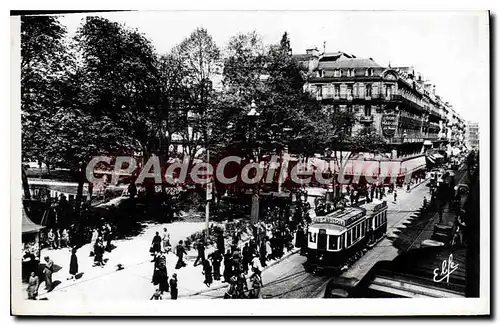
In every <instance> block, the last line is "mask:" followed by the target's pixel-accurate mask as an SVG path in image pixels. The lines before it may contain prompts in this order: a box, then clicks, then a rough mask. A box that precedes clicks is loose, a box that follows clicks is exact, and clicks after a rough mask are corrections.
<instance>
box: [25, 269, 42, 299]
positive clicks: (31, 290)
mask: <svg viewBox="0 0 500 326" xmlns="http://www.w3.org/2000/svg"><path fill="white" fill-rule="evenodd" d="M39 285H40V280H39V279H38V276H36V274H35V272H31V275H30V278H29V281H28V289H27V292H28V299H30V300H36V296H37V295H38V286H39Z"/></svg>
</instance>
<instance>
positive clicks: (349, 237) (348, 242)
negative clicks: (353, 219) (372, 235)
mask: <svg viewBox="0 0 500 326" xmlns="http://www.w3.org/2000/svg"><path fill="white" fill-rule="evenodd" d="M346 236H347V247H349V246H350V245H351V236H352V229H350V230H349V231H347V232H346Z"/></svg>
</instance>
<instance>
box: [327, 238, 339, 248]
mask: <svg viewBox="0 0 500 326" xmlns="http://www.w3.org/2000/svg"><path fill="white" fill-rule="evenodd" d="M338 240H339V237H338V236H336V235H330V236H328V249H330V250H337V249H338V244H337V241H338Z"/></svg>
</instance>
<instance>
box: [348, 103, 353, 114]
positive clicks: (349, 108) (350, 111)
mask: <svg viewBox="0 0 500 326" xmlns="http://www.w3.org/2000/svg"><path fill="white" fill-rule="evenodd" d="M347 112H349V113H352V105H348V106H347Z"/></svg>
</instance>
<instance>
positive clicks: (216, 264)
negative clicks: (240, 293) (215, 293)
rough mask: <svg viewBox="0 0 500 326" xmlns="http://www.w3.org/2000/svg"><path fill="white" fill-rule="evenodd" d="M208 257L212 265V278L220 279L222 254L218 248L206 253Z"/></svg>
mask: <svg viewBox="0 0 500 326" xmlns="http://www.w3.org/2000/svg"><path fill="white" fill-rule="evenodd" d="M208 258H209V259H211V260H212V267H213V271H214V279H215V280H216V281H220V276H221V275H220V263H221V261H222V255H221V254H220V251H219V250H215V251H214V252H213V253H211V254H210V255H208Z"/></svg>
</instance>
